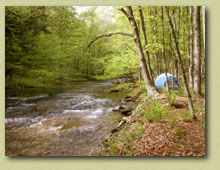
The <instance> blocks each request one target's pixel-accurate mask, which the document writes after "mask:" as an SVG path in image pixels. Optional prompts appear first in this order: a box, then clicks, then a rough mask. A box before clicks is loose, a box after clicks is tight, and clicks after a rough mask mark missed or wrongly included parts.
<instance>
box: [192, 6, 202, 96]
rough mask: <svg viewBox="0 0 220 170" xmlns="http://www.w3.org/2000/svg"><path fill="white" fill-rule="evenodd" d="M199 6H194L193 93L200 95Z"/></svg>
mask: <svg viewBox="0 0 220 170" xmlns="http://www.w3.org/2000/svg"><path fill="white" fill-rule="evenodd" d="M200 39H201V35H200V7H199V6H195V7H194V88H193V91H194V94H195V95H197V96H201V43H200V41H201V40H200Z"/></svg>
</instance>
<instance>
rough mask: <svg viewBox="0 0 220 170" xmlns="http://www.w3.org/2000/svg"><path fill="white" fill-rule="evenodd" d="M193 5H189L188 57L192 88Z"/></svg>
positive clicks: (191, 85)
mask: <svg viewBox="0 0 220 170" xmlns="http://www.w3.org/2000/svg"><path fill="white" fill-rule="evenodd" d="M193 40H194V33H193V7H192V6H191V7H190V59H189V85H190V87H191V88H193V81H194V79H193V70H194V55H193Z"/></svg>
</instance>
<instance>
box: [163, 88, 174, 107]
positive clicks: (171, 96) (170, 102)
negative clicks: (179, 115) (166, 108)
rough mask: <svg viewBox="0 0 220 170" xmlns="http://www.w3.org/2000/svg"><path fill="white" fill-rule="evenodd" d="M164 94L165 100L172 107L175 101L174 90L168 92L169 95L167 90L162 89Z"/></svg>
mask: <svg viewBox="0 0 220 170" xmlns="http://www.w3.org/2000/svg"><path fill="white" fill-rule="evenodd" d="M164 92H165V94H166V96H167V100H168V103H169V105H170V106H172V104H174V102H175V100H176V92H175V91H174V90H170V94H169V93H168V91H167V88H166V89H164Z"/></svg>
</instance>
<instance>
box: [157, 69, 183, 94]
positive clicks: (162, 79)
mask: <svg viewBox="0 0 220 170" xmlns="http://www.w3.org/2000/svg"><path fill="white" fill-rule="evenodd" d="M167 78H168V84H169V89H173V90H178V89H179V88H180V84H179V82H178V81H177V79H176V77H174V76H173V75H172V74H170V73H167ZM154 84H155V86H156V88H164V86H165V85H166V75H165V73H163V74H161V75H159V76H158V77H157V79H156V81H155V83H154Z"/></svg>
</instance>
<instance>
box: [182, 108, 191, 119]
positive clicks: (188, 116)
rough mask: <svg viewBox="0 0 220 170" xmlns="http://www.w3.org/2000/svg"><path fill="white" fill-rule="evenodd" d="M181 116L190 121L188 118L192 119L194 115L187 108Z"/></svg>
mask: <svg viewBox="0 0 220 170" xmlns="http://www.w3.org/2000/svg"><path fill="white" fill-rule="evenodd" d="M181 116H182V118H183V120H184V121H188V120H191V119H192V117H191V116H190V112H189V110H188V109H185V110H184V111H183V112H182V113H181Z"/></svg>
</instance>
